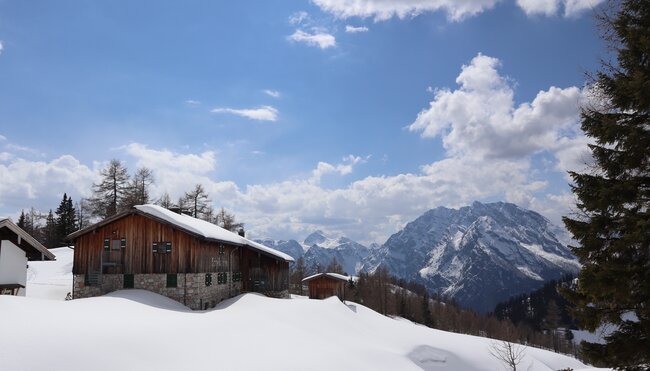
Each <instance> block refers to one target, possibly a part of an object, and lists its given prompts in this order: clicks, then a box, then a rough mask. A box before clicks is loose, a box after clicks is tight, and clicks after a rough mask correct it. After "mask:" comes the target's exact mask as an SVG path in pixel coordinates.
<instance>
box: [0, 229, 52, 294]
mask: <svg viewBox="0 0 650 371" xmlns="http://www.w3.org/2000/svg"><path fill="white" fill-rule="evenodd" d="M29 260H55V258H54V254H52V253H51V252H49V251H48V250H47V249H46V248H45V246H43V245H41V243H40V242H38V241H36V239H34V237H32V236H30V235H29V234H28V233H27V232H25V231H24V230H23V229H22V228H20V227H19V226H17V225H16V224H14V222H12V221H11V219H9V218H3V217H0V295H18V296H25V293H26V289H25V287H26V285H27V262H28V261H29Z"/></svg>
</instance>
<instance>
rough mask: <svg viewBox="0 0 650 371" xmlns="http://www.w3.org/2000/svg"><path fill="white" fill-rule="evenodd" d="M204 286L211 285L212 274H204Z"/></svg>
mask: <svg viewBox="0 0 650 371" xmlns="http://www.w3.org/2000/svg"><path fill="white" fill-rule="evenodd" d="M205 286H212V274H211V273H206V274H205Z"/></svg>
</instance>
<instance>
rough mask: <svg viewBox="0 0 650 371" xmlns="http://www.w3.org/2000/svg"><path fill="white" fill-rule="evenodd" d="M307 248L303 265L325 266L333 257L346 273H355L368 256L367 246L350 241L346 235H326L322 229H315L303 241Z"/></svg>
mask: <svg viewBox="0 0 650 371" xmlns="http://www.w3.org/2000/svg"><path fill="white" fill-rule="evenodd" d="M303 247H305V248H306V249H307V252H306V253H305V256H304V257H305V265H306V266H307V267H312V266H316V265H318V266H320V267H321V268H323V269H324V268H325V267H327V266H328V265H329V264H330V263H331V262H332V259H333V258H336V260H337V261H338V263H339V264H340V265H341V267H343V271H344V272H345V273H347V274H356V273H358V272H359V270H360V269H361V266H362V261H363V260H364V259H366V258H367V257H368V255H369V254H370V250H369V249H368V247H366V246H364V245H362V244H360V243H358V242H355V241H352V240H351V239H349V238H347V237H331V236H326V235H325V234H324V233H323V232H322V231H320V230H319V231H316V232H314V233H312V234H310V235H309V236H307V238H305V240H304V242H303Z"/></svg>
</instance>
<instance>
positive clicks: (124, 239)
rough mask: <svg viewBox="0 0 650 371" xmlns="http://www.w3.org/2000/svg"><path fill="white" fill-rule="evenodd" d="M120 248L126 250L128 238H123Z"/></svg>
mask: <svg viewBox="0 0 650 371" xmlns="http://www.w3.org/2000/svg"><path fill="white" fill-rule="evenodd" d="M120 247H121V248H123V249H125V248H126V238H123V239H122V240H121V241H120Z"/></svg>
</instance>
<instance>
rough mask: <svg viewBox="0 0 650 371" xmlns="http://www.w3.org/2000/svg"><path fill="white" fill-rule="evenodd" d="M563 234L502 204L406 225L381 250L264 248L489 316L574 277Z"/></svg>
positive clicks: (439, 212) (280, 244)
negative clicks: (386, 280) (403, 283)
mask: <svg viewBox="0 0 650 371" xmlns="http://www.w3.org/2000/svg"><path fill="white" fill-rule="evenodd" d="M562 232H563V231H562V230H561V229H559V228H558V227H556V226H554V225H553V224H551V223H550V221H549V220H548V219H546V218H544V217H543V216H542V215H540V214H538V213H536V212H534V211H531V210H526V209H523V208H521V207H519V206H517V205H515V204H511V203H505V202H495V203H480V202H474V203H473V204H472V205H471V206H466V207H462V208H460V209H450V208H445V207H438V208H436V209H432V210H429V211H427V212H426V213H424V214H423V215H421V216H420V217H418V218H417V219H415V220H414V221H412V222H410V223H408V224H407V225H406V226H405V227H404V228H403V229H402V230H400V231H398V232H397V233H395V234H393V235H392V236H391V237H390V238H388V240H387V241H386V242H385V243H384V244H383V245H381V246H377V245H375V246H372V247H366V246H364V245H362V244H359V243H357V242H355V241H352V240H350V239H349V238H346V237H336V238H335V237H329V236H327V235H326V234H325V233H323V232H322V231H316V232H314V233H312V234H310V235H309V236H307V238H305V240H304V242H303V243H302V244H300V243H298V242H297V241H295V240H288V241H275V240H269V239H266V240H259V242H261V243H264V244H266V245H268V246H269V247H273V248H276V249H278V250H280V251H282V252H285V253H287V254H289V255H291V256H293V257H294V258H296V259H298V258H299V257H303V258H304V259H305V264H306V266H307V267H315V266H316V265H320V267H321V269H324V268H325V267H327V265H328V264H329V263H330V262H331V261H332V258H336V260H337V261H338V262H339V264H341V266H342V267H343V270H344V271H345V272H346V273H348V274H356V273H358V272H360V271H367V272H373V271H374V270H375V269H377V267H379V266H380V265H384V266H386V267H387V268H388V269H389V271H390V272H391V274H392V275H394V276H396V277H398V278H404V279H406V280H413V281H416V282H418V283H421V284H423V285H425V286H426V287H427V288H428V289H429V290H431V291H433V292H437V293H439V294H441V295H443V296H445V297H448V298H452V299H454V300H455V301H456V302H458V303H459V304H460V305H462V306H465V307H469V308H472V309H475V310H477V311H479V312H488V311H491V310H493V309H494V306H495V305H496V304H497V303H499V302H501V301H504V300H507V299H508V298H510V297H511V296H513V295H517V294H520V293H525V292H529V291H532V290H535V289H537V288H539V287H541V286H542V285H543V284H544V282H546V281H549V280H552V279H557V278H560V277H561V276H563V275H565V274H575V273H577V271H578V270H579V268H580V266H579V264H578V262H577V260H576V258H575V257H574V256H573V254H572V253H571V251H570V250H569V249H568V248H567V247H566V246H565V245H564V244H562V242H560V240H559V239H558V236H559V235H561V234H562Z"/></svg>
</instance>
